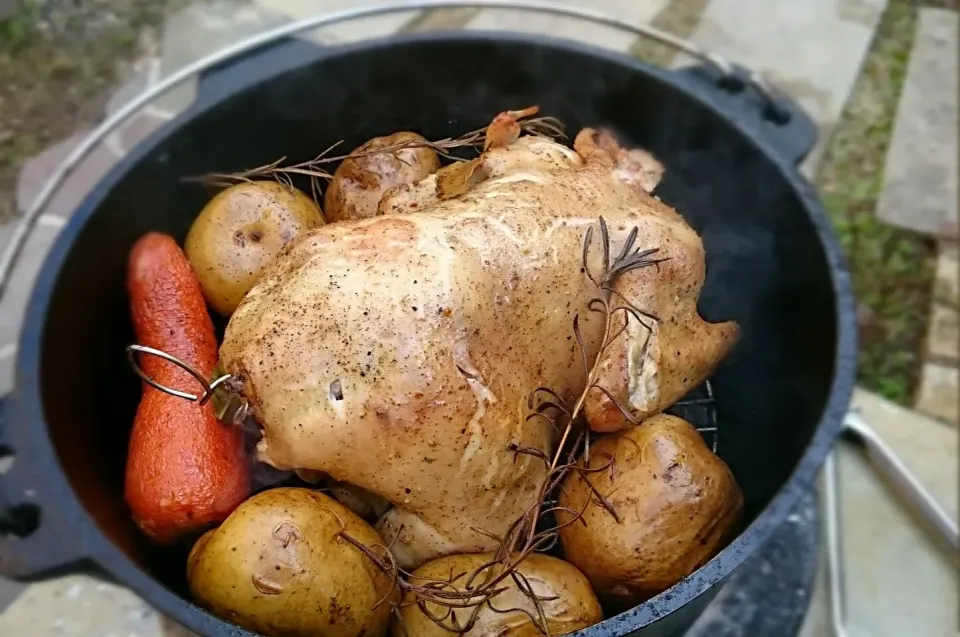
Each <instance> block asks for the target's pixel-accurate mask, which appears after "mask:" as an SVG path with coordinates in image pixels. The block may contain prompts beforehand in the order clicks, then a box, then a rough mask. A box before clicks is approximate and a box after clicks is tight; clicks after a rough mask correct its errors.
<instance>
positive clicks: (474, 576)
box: [341, 217, 664, 635]
mask: <svg viewBox="0 0 960 637" xmlns="http://www.w3.org/2000/svg"><path fill="white" fill-rule="evenodd" d="M599 228H600V248H601V250H602V254H603V261H602V267H603V269H602V272H601V273H599V274H594V273H593V272H592V270H591V269H590V263H589V261H590V259H589V257H590V250H591V247H592V244H593V240H594V231H593V227H592V226H591V227H590V228H588V230H587V232H586V235H585V236H584V241H583V258H582V263H583V272H584V273H585V274H586V275H587V277H589V279H590V281H591V282H592V283H593V284H594V286H595V287H596V289H597V292H598V297H597V298H594V299H592V300H591V301H590V302H589V303H588V308H589V309H590V311H593V312H598V313H601V314H602V315H603V321H604V328H603V337H602V339H601V341H600V343H601V345H600V348H599V350H598V351H597V353H596V355H595V356H594V357H593V361H592V363H591V362H590V360H589V355H588V352H587V347H586V345H585V344H584V340H583V335H582V334H581V331H580V319H579V315H576V316H574V319H573V331H574V334H575V336H576V339H577V346H578V347H579V350H580V354H581V358H582V362H583V365H584V368H585V370H586V374H587V382H586V385H585V387H584V389H583V391H582V392H581V393H580V395H579V396H578V398H577V400H576V402H574V403H573V405H572V406H570V405H568V404H567V403H566V401H564V399H563V398H562V397H561V396H560V395H559V394H558V393H557V392H555V391H553V390H551V389H549V388H547V387H538V388H536V389H535V390H534V391H532V392H531V393H530V395H529V397H528V408H529V409H530V412H531V413H530V414H529V415H528V416H527V419H528V420H530V419H533V418H543V419H545V420H547V421H548V422H549V423H550V424H551V425H552V426H553V427H554V428H555V429H556V430H557V431H558V432H561V431H562V434H561V436H560V443H559V445H558V446H557V450H556V452H555V453H554V454H553V456H552V457H551V456H549V455H548V454H547V453H545V452H544V451H543V450H542V449H539V448H536V447H529V446H520V445H511V447H510V450H511V451H513V452H514V454H515V456H520V455H527V456H531V457H533V458H536V459H538V460H540V461H542V462H543V463H544V464H545V465H546V467H547V474H546V477H545V479H544V481H543V483H542V484H541V486H540V489H539V492H538V496H537V499H536V503H535V504H534V505H533V506H531V507H530V508H529V509H527V510H526V511H525V512H524V513H523V515H522V516H521V517H520V518H518V519H517V520H516V521H515V522H514V523H513V524H512V525H511V526H510V528H509V529H508V530H507V532H506V534H505V536H504V537H499V536H497V535H495V534H491V533H487V532H485V531H483V530H481V529H472V530H473V531H475V532H476V533H479V534H482V535H486V536H487V537H489V538H491V539H493V540H494V541H495V542H496V543H497V546H498V548H497V551H496V552H495V553H494V556H493V558H492V559H491V560H490V561H488V562H487V563H485V564H483V565H482V566H480V567H479V568H477V569H476V570H474V571H473V572H472V573H460V574H457V575H456V576H452V577H450V578H449V579H447V580H431V581H427V582H425V583H421V582H420V581H418V578H417V577H415V576H413V575H412V574H410V573H408V572H406V571H404V570H403V569H401V568H399V566H398V565H397V563H396V561H395V560H394V559H393V557H392V555H390V551H389V550H388V549H384V551H383V554H380V553H378V552H377V551H375V550H374V549H373V548H371V547H366V546H364V545H362V544H361V543H360V542H358V541H357V540H355V539H353V538H350V537H349V536H347V535H346V534H343V533H341V535H342V536H343V537H344V539H346V540H347V541H348V542H350V543H351V544H353V545H354V546H356V547H357V549H358V550H360V551H361V552H363V553H364V554H365V555H366V556H367V557H368V558H369V559H370V560H371V561H373V563H374V564H375V565H376V566H377V567H378V568H380V569H381V570H382V571H383V572H384V573H387V574H389V575H390V576H391V578H392V580H393V584H394V586H395V587H397V588H399V589H400V590H401V592H403V593H412V594H413V595H412V597H413V600H414V601H413V602H407V604H411V603H412V604H416V605H417V606H418V607H419V609H420V610H421V612H423V614H424V615H426V616H427V617H429V618H430V619H431V620H432V621H434V622H435V623H436V624H437V625H438V626H441V627H442V628H444V629H446V630H448V631H450V632H453V633H461V634H462V633H464V632H467V631H469V630H470V629H471V628H472V627H473V626H474V625H475V624H476V622H477V620H478V617H479V614H480V612H481V610H482V609H484V608H489V609H490V610H492V611H494V612H498V613H506V612H517V611H520V612H523V613H525V614H526V615H527V616H528V617H529V618H530V620H531V622H532V623H533V624H534V625H535V626H536V627H537V629H538V630H539V631H540V632H541V633H543V634H544V635H549V627H548V623H547V618H546V614H545V612H544V609H543V603H544V602H548V601H551V600H552V599H553V598H548V597H543V596H539V595H537V594H536V593H535V591H534V590H533V588H532V586H530V584H529V582H528V581H527V580H526V578H525V577H524V576H523V574H522V573H521V572H520V571H519V570H518V567H519V566H520V564H521V563H522V562H523V560H524V559H526V558H527V557H528V556H529V555H531V554H532V553H534V552H543V551H548V550H550V549H551V548H552V547H553V546H555V545H556V543H557V542H558V540H559V531H560V529H561V528H563V527H564V526H567V525H570V524H576V523H584V522H583V514H584V512H585V511H586V508H587V506H588V505H589V504H591V503H595V504H597V505H599V506H601V507H603V508H604V509H605V510H606V511H608V512H609V513H610V515H612V516H613V517H614V519H616V520H617V521H618V522H619V521H620V517H619V514H618V512H617V511H616V509H615V507H614V506H613V505H612V504H611V503H610V502H609V500H607V498H605V497H604V496H603V494H601V493H600V492H599V491H598V490H597V489H596V487H594V486H593V483H592V482H591V481H590V477H589V476H590V474H592V473H596V472H600V471H610V472H611V474H614V473H615V471H616V464H615V459H614V458H613V457H612V456H611V457H609V458H608V461H607V462H606V463H605V464H604V465H603V466H600V467H590V466H589V462H588V461H587V458H588V456H589V452H590V451H589V441H590V433H589V431H588V430H586V429H584V428H583V427H582V426H581V425H580V422H579V420H580V416H581V414H582V411H583V409H584V405H585V404H586V399H587V396H588V395H589V393H590V392H591V391H593V390H599V391H602V392H604V393H605V394H606V395H607V396H608V397H609V398H610V400H612V401H613V402H614V404H616V405H617V407H618V408H619V409H620V411H621V412H623V414H624V415H625V416H626V417H627V418H628V419H629V420H630V421H631V422H635V419H634V418H633V416H632V415H631V414H630V413H629V410H627V409H626V408H625V407H623V406H622V405H620V404H619V403H618V402H617V401H616V399H615V398H614V397H613V396H612V395H611V394H610V392H609V391H607V390H606V389H605V388H603V387H602V386H601V385H600V384H599V381H598V376H599V363H600V361H601V360H602V359H603V356H604V354H605V353H606V351H607V350H608V349H609V347H610V346H611V345H612V344H613V343H614V342H615V341H616V339H617V338H618V337H619V336H620V335H621V334H622V333H623V332H624V331H625V330H626V329H627V325H628V323H629V321H630V319H631V318H634V319H636V320H637V321H639V322H640V324H641V325H643V326H644V327H646V328H647V329H649V330H652V329H653V328H652V327H651V325H650V324H649V323H648V321H657V320H658V319H657V317H655V316H653V315H652V314H650V313H647V312H643V311H641V310H639V309H637V308H636V307H634V306H633V305H632V304H630V303H629V302H628V301H627V300H626V299H624V298H623V296H622V295H620V294H619V293H618V292H616V291H615V290H614V289H613V286H614V283H615V282H616V281H617V279H618V278H619V277H620V276H622V275H624V274H626V273H628V272H631V271H634V270H637V269H640V268H645V267H657V266H658V264H659V263H661V262H663V261H664V259H662V258H656V256H655V255H656V254H657V253H658V252H659V250H658V249H656V248H654V249H647V250H641V249H640V248H638V247H636V240H637V235H638V231H637V229H636V228H634V229H633V230H632V231H631V232H630V233H629V235H628V236H627V239H626V240H625V242H624V244H623V246H622V248H621V250H620V252H619V254H618V255H617V256H616V257H615V258H613V259H612V260H611V258H610V255H611V251H610V250H611V241H610V233H609V229H608V227H607V223H606V220H605V219H604V218H603V217H600V219H599ZM621 313H622V315H623V325H622V326H620V327H617V326H616V324H617V317H618V315H620V314H621ZM574 432H577V433H576V435H574ZM571 437H572V440H571ZM581 455H582V456H583V457H584V462H583V463H578V462H577V459H578V458H579V457H580V456H581ZM572 471H573V472H577V473H578V474H579V476H580V478H581V479H582V480H583V481H584V482H585V483H586V484H587V486H588V487H589V488H590V490H591V492H592V497H591V498H588V499H587V500H586V501H585V502H584V504H583V507H582V508H581V509H579V510H573V509H570V508H567V507H561V506H559V505H558V504H557V502H556V499H555V497H554V494H556V492H557V491H558V490H560V489H562V488H563V486H562V485H563V482H564V481H565V479H566V477H567V476H568V475H569V474H570V472H572ZM557 511H564V512H565V513H567V514H569V515H570V519H568V520H567V521H566V522H564V523H563V524H562V525H557V524H554V525H553V526H550V527H548V528H545V529H541V528H540V527H541V521H542V520H543V519H544V518H545V517H547V516H549V515H550V514H552V513H555V512H557ZM398 535H399V533H398ZM380 548H383V547H380ZM508 578H510V580H511V581H512V582H513V583H514V584H516V586H517V588H518V589H519V590H520V591H521V592H522V593H523V594H524V595H525V596H526V597H527V598H528V599H530V601H531V602H532V604H533V607H534V609H535V613H531V612H529V611H527V610H525V609H520V608H511V609H500V608H497V607H496V606H495V605H494V604H493V600H494V598H496V596H497V595H499V594H501V593H502V592H504V591H505V590H507V587H508V584H509V582H507V579H508ZM461 580H462V585H458V582H461ZM402 604H403V602H401V605H402ZM428 604H432V605H434V606H437V607H439V608H441V609H443V610H442V612H441V613H439V614H438V613H435V612H433V611H432V610H430V608H428ZM456 610H469V611H470V612H469V616H468V617H467V618H466V621H461V618H459V617H458V616H457V614H456V612H455V611H456ZM398 616H399V615H398Z"/></svg>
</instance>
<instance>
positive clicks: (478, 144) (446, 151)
mask: <svg viewBox="0 0 960 637" xmlns="http://www.w3.org/2000/svg"><path fill="white" fill-rule="evenodd" d="M538 110H539V108H538V107H530V108H528V109H524V110H522V111H507V113H515V114H516V118H515V119H514V120H513V122H514V124H515V125H518V126H519V129H518V133H519V132H520V131H522V132H525V133H527V134H530V135H538V136H541V137H550V138H552V139H566V134H565V133H564V128H563V124H562V123H561V122H560V121H559V120H557V119H555V118H553V117H531V115H534V114H536V113H537V112H538ZM501 115H504V114H501ZM497 134H498V126H497V125H496V124H491V126H488V127H486V128H478V129H477V130H473V131H470V132H469V133H464V134H463V135H460V136H459V137H446V138H444V139H439V140H436V141H429V140H427V141H419V140H407V141H404V142H398V143H396V144H392V145H390V146H386V147H384V148H379V149H375V150H366V151H353V152H351V153H347V154H343V155H332V154H331V153H332V151H333V150H334V149H335V148H337V147H338V146H340V145H341V144H342V143H343V141H342V140H341V141H338V142H336V143H334V144H332V145H331V146H329V147H328V148H326V149H325V150H324V151H323V152H322V153H320V154H319V155H317V156H316V157H314V158H313V159H309V160H307V161H302V162H298V163H295V164H289V165H287V164H285V162H286V161H287V158H286V157H280V158H279V159H277V160H275V161H272V162H270V163H269V164H264V165H262V166H257V167H255V168H250V169H248V170H242V171H239V172H233V173H229V172H214V173H207V174H204V175H197V176H192V177H185V178H184V179H183V180H184V181H186V182H193V183H200V184H203V185H205V186H211V187H214V188H228V187H230V186H233V185H236V184H240V183H244V182H251V181H257V180H270V179H272V180H276V181H278V182H280V183H282V184H284V185H286V186H287V187H289V188H293V178H294V177H306V178H308V179H309V181H310V190H311V194H312V196H313V199H314V201H315V202H316V203H317V204H318V205H319V204H320V191H321V190H322V188H321V186H320V181H321V180H323V181H329V180H331V179H333V174H332V173H330V172H328V171H327V170H326V169H325V167H326V166H328V165H329V164H332V163H336V162H341V161H343V160H345V159H358V158H361V157H369V156H371V155H381V154H386V155H394V156H396V157H397V158H398V159H399V160H400V161H403V159H402V158H401V157H399V153H400V152H401V151H403V150H407V149H411V148H432V149H433V150H434V151H436V152H437V153H438V154H439V155H441V156H442V157H444V158H445V159H447V160H449V161H454V162H457V161H467V160H465V159H463V158H462V157H457V156H456V155H453V154H452V152H451V151H453V150H456V149H459V148H472V149H475V150H477V151H479V150H481V149H484V148H485V147H486V146H487V140H488V138H493V137H495V136H497Z"/></svg>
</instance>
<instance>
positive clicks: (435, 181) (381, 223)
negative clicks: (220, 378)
mask: <svg viewBox="0 0 960 637" xmlns="http://www.w3.org/2000/svg"><path fill="white" fill-rule="evenodd" d="M661 170H662V169H660V168H659V165H658V164H656V162H655V161H654V160H653V159H652V158H651V157H650V156H649V155H646V154H645V153H643V152H642V151H625V150H623V149H621V148H620V147H619V146H617V144H616V142H615V141H614V140H613V139H612V138H611V137H610V136H609V135H607V134H605V133H602V132H598V131H595V130H591V129H585V130H584V131H582V132H581V134H580V135H579V136H578V137H577V139H576V142H575V144H574V150H571V149H569V148H567V147H565V146H563V145H560V144H558V143H555V142H553V141H551V140H548V139H545V138H540V137H533V136H528V137H521V138H520V139H518V140H516V141H513V142H512V143H510V144H509V145H506V146H504V147H499V148H491V149H489V150H487V151H485V152H484V154H483V155H482V156H481V157H480V158H479V159H477V160H475V161H474V162H469V163H461V164H454V165H452V166H450V167H447V168H444V169H442V170H441V171H440V172H439V173H436V174H433V175H431V176H430V177H428V178H427V179H425V180H423V181H421V182H418V183H416V184H413V185H410V186H401V187H398V188H396V189H394V190H392V191H390V192H388V193H387V194H386V195H385V196H384V198H383V200H382V201H381V204H380V213H390V214H382V216H378V217H374V218H371V219H365V220H360V221H355V222H350V223H342V224H331V225H328V226H324V227H322V228H318V229H316V230H314V231H311V232H310V233H309V234H307V235H306V236H305V237H304V238H303V239H301V240H299V241H297V242H295V243H294V244H292V245H290V246H288V247H287V248H286V249H285V251H284V252H283V253H282V254H281V255H280V257H279V258H278V259H277V261H276V262H275V263H274V264H273V265H272V267H271V268H270V269H269V270H268V271H267V272H266V273H265V274H264V276H263V277H262V278H261V280H260V281H259V282H258V283H257V285H256V286H255V287H254V288H253V289H252V290H251V291H250V293H249V294H248V295H247V296H246V298H245V299H244V301H243V302H242V303H241V305H240V306H239V308H238V309H237V310H236V312H235V313H234V314H233V316H232V317H231V319H230V322H229V325H228V326H227V330H226V335H225V337H224V341H223V344H222V346H221V350H220V354H221V360H222V363H223V365H224V367H225V369H226V370H227V371H228V372H229V373H230V374H232V375H233V376H234V378H235V389H237V390H238V391H240V392H241V393H242V394H243V395H244V396H245V397H246V398H247V399H248V401H249V404H250V407H251V409H252V413H253V415H254V417H255V418H256V419H257V420H258V421H259V422H260V423H261V426H262V428H263V439H262V441H261V442H260V444H259V447H258V453H259V457H260V459H261V460H262V461H264V462H267V463H269V464H271V465H273V466H275V467H277V468H280V469H308V470H315V471H321V472H324V473H326V474H328V475H330V476H331V477H332V478H334V479H335V480H338V481H342V482H345V483H349V484H353V485H356V486H358V487H360V488H362V489H365V490H367V491H369V492H371V493H373V494H376V495H378V496H380V497H382V498H384V499H386V500H388V501H389V502H390V503H392V505H393V507H392V508H391V509H390V510H389V511H387V512H386V513H384V514H383V516H382V517H381V519H380V521H379V523H378V524H379V529H380V530H381V533H382V535H383V537H384V539H385V541H387V542H391V541H393V540H394V536H395V535H396V534H397V533H399V537H398V538H397V539H396V541H395V543H394V544H393V549H392V550H393V552H394V555H395V557H396V558H397V560H398V562H399V563H400V564H401V565H402V566H404V567H407V568H412V567H415V566H417V565H419V564H422V563H423V562H424V561H426V560H428V559H431V558H433V557H436V556H438V555H443V554H448V553H454V552H481V551H490V550H493V549H495V548H496V546H497V544H496V541H495V540H494V539H492V538H491V537H490V536H489V535H487V534H493V535H497V536H503V535H504V534H505V532H506V531H507V529H508V527H509V526H510V525H511V524H512V523H513V522H514V521H515V520H516V519H517V518H519V517H520V516H521V515H522V514H523V512H524V511H525V510H527V509H528V508H529V507H531V506H533V505H534V504H535V502H536V499H537V495H538V490H539V488H540V485H541V483H542V481H543V480H544V478H545V476H546V473H547V469H546V467H545V465H544V463H543V462H542V461H541V460H539V459H537V458H535V457H533V456H531V455H526V454H520V455H517V454H515V452H514V449H515V446H525V447H534V448H538V449H541V450H543V451H544V452H545V453H547V454H549V453H551V452H552V451H553V448H554V445H555V444H556V432H555V431H554V430H553V428H552V427H551V426H550V425H549V424H548V423H546V421H545V420H544V419H542V418H532V419H528V418H527V416H528V414H529V409H528V406H527V399H528V396H529V394H530V392H531V391H532V390H533V389H535V388H537V387H539V386H546V387H550V388H551V389H553V390H554V391H556V392H557V393H558V394H559V395H560V396H562V397H564V398H565V399H568V400H571V401H572V400H575V399H576V397H577V396H578V395H579V394H580V392H581V391H582V389H583V387H584V386H585V383H586V372H585V370H584V368H583V364H582V362H581V354H580V352H579V351H578V348H577V342H576V339H575V338H574V333H573V320H574V316H575V315H578V314H579V325H580V330H581V332H582V336H583V340H584V344H585V348H586V350H587V352H586V353H587V355H588V358H589V359H590V360H593V358H594V357H595V356H596V354H597V352H598V350H599V347H600V340H601V334H602V329H603V321H602V315H600V314H598V313H595V312H591V311H589V309H588V307H587V304H588V303H589V301H590V300H591V299H593V298H596V297H597V296H598V291H597V289H596V287H595V286H594V285H593V283H591V282H590V279H589V277H588V276H587V275H586V273H584V272H583V271H582V262H581V259H582V254H583V241H584V235H585V232H586V231H587V228H588V227H591V226H593V227H594V237H595V238H594V241H593V245H594V249H593V250H591V252H590V256H589V260H588V261H589V266H590V268H591V271H593V272H596V273H597V274H600V273H601V272H600V270H601V269H602V255H601V252H600V250H599V238H598V237H599V232H598V230H599V228H598V225H597V224H598V218H599V217H600V216H603V217H604V218H605V219H606V222H607V224H608V226H609V228H610V234H611V243H612V250H611V251H612V254H614V255H616V254H617V253H618V252H619V250H620V247H621V245H622V243H623V241H624V239H625V238H626V236H627V235H628V233H629V232H630V230H631V229H632V228H633V227H635V226H636V227H637V228H638V230H639V234H638V237H639V238H638V241H637V245H638V247H640V248H641V249H648V248H657V249H658V252H657V253H656V254H655V256H656V258H657V259H662V260H663V261H662V262H660V263H659V264H658V265H657V266H656V267H653V266H650V267H645V268H642V269H638V270H634V271H632V272H629V273H627V274H626V275H624V276H623V277H621V278H620V279H619V280H618V281H617V283H616V284H615V290H616V291H617V292H619V294H622V295H623V297H624V298H625V299H627V300H628V301H629V302H630V303H631V304H632V305H634V306H635V307H636V308H638V309H640V310H642V311H643V312H644V313H646V314H649V315H653V316H656V317H657V319H658V320H652V319H648V320H645V321H644V323H645V324H647V326H648V327H644V326H643V325H642V324H641V323H640V322H639V321H638V320H637V319H635V318H633V319H630V320H629V323H628V326H627V330H626V331H624V332H623V334H621V336H620V337H619V338H618V339H617V340H616V342H614V343H613V344H612V346H611V347H609V348H608V349H607V351H606V353H605V355H604V357H603V359H602V361H601V364H600V365H601V367H600V369H601V381H602V383H603V386H604V387H605V388H607V389H608V390H609V391H610V392H611V394H612V396H613V397H614V398H616V399H617V400H618V402H620V403H621V405H622V406H624V407H625V408H627V409H629V410H630V411H631V412H632V413H633V414H634V415H635V417H636V418H638V419H643V418H644V417H646V416H647V415H649V414H652V413H656V412H658V411H660V410H661V409H663V408H665V407H667V406H669V405H670V404H671V403H672V402H674V401H676V400H677V399H678V398H680V397H681V396H682V395H683V394H685V393H686V392H687V391H689V390H690V389H691V388H693V387H694V386H696V385H697V384H699V383H700V382H701V381H702V380H703V379H704V378H706V377H707V375H708V374H709V373H710V372H711V371H712V369H713V368H714V366H715V365H716V364H717V362H718V361H719V360H720V359H721V358H722V357H723V356H724V354H725V353H726V352H727V351H728V350H729V348H730V347H731V346H732V345H733V343H734V341H735V340H736V336H737V327H736V325H734V324H732V323H723V324H708V323H705V322H704V321H703V320H702V319H701V318H700V317H699V315H698V314H697V311H696V302H697V297H698V295H699V291H700V288H701V286H702V284H703V278H704V255H703V247H702V245H701V241H700V238H699V237H698V236H697V234H696V233H695V232H694V231H693V230H692V229H691V228H690V227H689V226H687V225H686V223H685V222H684V221H683V220H682V219H681V217H680V216H679V215H678V214H677V213H676V212H675V211H673V210H672V209H671V208H669V207H668V206H666V205H665V204H663V203H661V202H660V201H659V200H657V199H656V198H654V197H652V196H650V195H649V193H648V190H650V189H652V187H653V185H654V184H655V183H656V180H657V179H658V178H659V174H660V171H661ZM614 298H619V297H617V296H616V295H615V296H614ZM618 316H619V317H620V318H619V321H620V325H622V322H623V320H624V317H625V316H626V315H625V314H623V313H620V314H619V315H618ZM587 407H588V411H587V414H588V418H589V421H590V425H591V427H593V428H595V429H598V430H603V431H610V430H615V429H618V428H620V427H623V426H627V425H628V424H629V423H628V421H627V420H626V419H625V418H624V416H623V415H622V414H621V412H620V410H619V409H618V408H617V406H616V405H614V404H613V403H612V401H611V400H610V399H609V398H608V397H607V396H606V395H605V394H603V393H602V392H600V391H597V390H594V391H593V392H591V394H590V400H589V401H588V405H587Z"/></svg>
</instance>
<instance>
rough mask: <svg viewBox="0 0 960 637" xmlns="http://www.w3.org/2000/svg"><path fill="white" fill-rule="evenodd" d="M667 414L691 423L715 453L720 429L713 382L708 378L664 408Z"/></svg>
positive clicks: (718, 442)
mask: <svg viewBox="0 0 960 637" xmlns="http://www.w3.org/2000/svg"><path fill="white" fill-rule="evenodd" d="M666 411H667V413H668V414H672V415H674V416H677V417H678V418H683V419H684V420H686V421H687V422H689V423H691V424H692V425H693V426H694V427H696V428H697V431H699V432H700V435H701V436H703V439H704V440H705V441H706V442H707V444H709V445H710V448H711V449H712V450H713V453H717V446H718V445H719V444H720V430H719V427H718V426H717V400H716V398H714V395H713V384H712V383H711V382H710V381H709V380H708V381H706V382H705V383H703V384H702V385H700V386H699V387H697V388H696V389H694V390H693V391H692V392H690V393H689V394H687V395H686V397H684V398H683V399H682V400H680V401H678V402H676V403H674V405H673V406H672V407H670V408H669V409H667V410H666Z"/></svg>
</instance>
